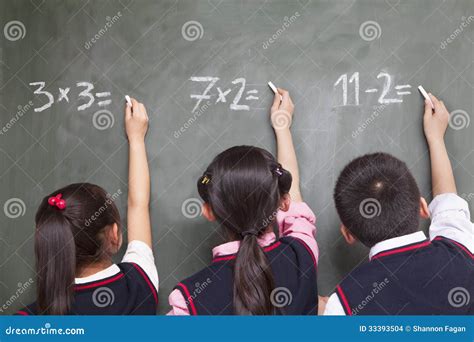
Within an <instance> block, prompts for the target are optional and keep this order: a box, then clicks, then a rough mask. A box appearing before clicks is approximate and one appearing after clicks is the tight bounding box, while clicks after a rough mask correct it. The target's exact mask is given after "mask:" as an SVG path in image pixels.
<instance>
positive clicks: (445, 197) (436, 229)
mask: <svg viewBox="0 0 474 342" xmlns="http://www.w3.org/2000/svg"><path fill="white" fill-rule="evenodd" d="M429 209H430V214H431V226H430V239H431V240H432V239H434V238H435V237H436V236H442V237H446V238H448V239H451V240H454V241H456V242H458V243H460V244H461V245H463V246H465V247H466V248H467V249H469V251H471V253H474V224H473V223H472V222H471V217H470V213H469V206H468V204H467V202H466V201H465V200H464V199H462V198H461V197H459V196H458V195H456V194H453V193H448V194H441V195H438V196H436V197H435V198H434V199H433V201H431V203H430V206H429Z"/></svg>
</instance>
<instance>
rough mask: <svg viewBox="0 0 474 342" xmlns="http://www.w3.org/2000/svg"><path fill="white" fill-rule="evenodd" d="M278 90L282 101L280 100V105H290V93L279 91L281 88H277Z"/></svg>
mask: <svg viewBox="0 0 474 342" xmlns="http://www.w3.org/2000/svg"><path fill="white" fill-rule="evenodd" d="M277 89H278V93H280V95H281V96H282V97H283V99H282V100H281V102H282V103H285V104H286V103H290V101H291V100H290V93H289V92H288V90H285V89H281V88H277Z"/></svg>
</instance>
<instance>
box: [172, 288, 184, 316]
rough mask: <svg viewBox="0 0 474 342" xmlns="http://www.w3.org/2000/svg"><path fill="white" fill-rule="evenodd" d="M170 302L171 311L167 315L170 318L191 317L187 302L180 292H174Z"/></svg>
mask: <svg viewBox="0 0 474 342" xmlns="http://www.w3.org/2000/svg"><path fill="white" fill-rule="evenodd" d="M168 302H169V304H170V305H171V310H170V311H169V312H168V313H167V315H168V316H189V310H188V307H187V305H186V300H185V299H184V297H183V294H182V293H181V292H180V291H179V290H173V292H171V293H170V296H169V297H168Z"/></svg>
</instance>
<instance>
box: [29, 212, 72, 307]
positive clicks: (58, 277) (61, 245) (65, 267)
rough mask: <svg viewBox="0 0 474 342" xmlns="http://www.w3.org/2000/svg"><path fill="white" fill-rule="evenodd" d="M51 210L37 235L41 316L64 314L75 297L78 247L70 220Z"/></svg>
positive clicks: (38, 300) (37, 288) (38, 295)
mask: <svg viewBox="0 0 474 342" xmlns="http://www.w3.org/2000/svg"><path fill="white" fill-rule="evenodd" d="M50 210H51V211H56V212H55V213H52V214H51V215H49V217H48V218H47V221H45V222H40V224H39V225H38V226H37V228H36V229H37V231H36V235H35V255H36V269H37V280H36V283H37V286H36V292H37V306H38V313H40V314H42V315H65V314H67V313H68V312H69V310H70V309H71V305H72V302H73V297H74V278H75V273H76V248H75V244H74V236H73V235H72V232H71V229H70V227H69V226H70V224H69V223H68V222H67V219H66V218H65V217H64V216H63V215H62V213H61V212H59V211H58V210H57V209H55V208H51V209H50ZM40 221H43V220H41V219H40Z"/></svg>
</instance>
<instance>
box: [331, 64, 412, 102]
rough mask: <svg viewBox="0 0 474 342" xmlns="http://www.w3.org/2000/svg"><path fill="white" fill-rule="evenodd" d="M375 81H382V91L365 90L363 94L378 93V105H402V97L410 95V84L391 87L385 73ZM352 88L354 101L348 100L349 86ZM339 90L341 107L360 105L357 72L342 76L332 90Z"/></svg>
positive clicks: (390, 78)
mask: <svg viewBox="0 0 474 342" xmlns="http://www.w3.org/2000/svg"><path fill="white" fill-rule="evenodd" d="M377 79H380V80H381V81H382V83H383V84H382V89H381V90H380V89H378V88H367V89H365V90H364V93H378V92H379V91H380V96H379V98H378V103H380V104H384V105H386V104H390V103H402V102H403V96H406V95H410V94H411V91H410V89H411V85H410V84H397V85H395V86H393V85H392V77H391V76H390V75H389V74H387V73H386V72H381V73H379V74H378V75H377ZM351 85H352V86H353V88H354V99H353V100H352V101H350V100H349V95H348V93H349V89H348V88H349V86H351ZM339 87H340V88H341V90H342V105H343V106H347V105H356V106H357V105H359V104H360V100H359V99H360V91H361V90H360V79H359V72H354V73H353V74H352V75H351V76H350V77H349V76H348V75H347V74H342V75H341V76H340V77H339V78H338V79H337V80H336V82H335V83H334V89H337V88H339Z"/></svg>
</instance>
